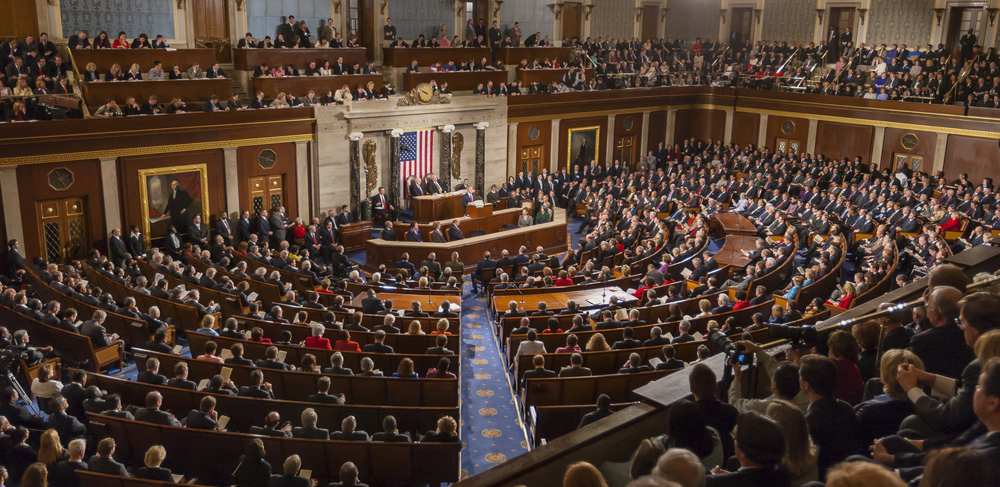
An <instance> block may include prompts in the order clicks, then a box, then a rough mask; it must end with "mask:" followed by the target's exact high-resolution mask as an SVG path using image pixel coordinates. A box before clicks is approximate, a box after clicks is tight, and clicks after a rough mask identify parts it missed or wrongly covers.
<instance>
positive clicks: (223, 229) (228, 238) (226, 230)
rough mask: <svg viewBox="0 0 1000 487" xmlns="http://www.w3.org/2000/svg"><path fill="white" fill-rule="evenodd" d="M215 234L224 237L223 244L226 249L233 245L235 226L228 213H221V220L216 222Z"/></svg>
mask: <svg viewBox="0 0 1000 487" xmlns="http://www.w3.org/2000/svg"><path fill="white" fill-rule="evenodd" d="M213 226H214V227H215V234H216V235H218V236H220V237H222V244H223V245H225V246H226V247H231V246H232V245H233V224H232V223H230V221H229V215H228V214H226V212H222V213H219V219H218V220H215V224H214V225H213Z"/></svg>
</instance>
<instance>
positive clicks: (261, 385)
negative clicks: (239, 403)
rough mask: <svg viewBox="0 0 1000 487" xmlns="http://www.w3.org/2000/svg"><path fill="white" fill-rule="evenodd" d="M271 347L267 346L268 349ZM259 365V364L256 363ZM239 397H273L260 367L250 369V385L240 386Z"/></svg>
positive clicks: (269, 385)
mask: <svg viewBox="0 0 1000 487" xmlns="http://www.w3.org/2000/svg"><path fill="white" fill-rule="evenodd" d="M270 348H272V347H268V349H269V350H270ZM257 366H258V367H260V364H259V363H258V364H257ZM239 396H240V397H256V398H258V399H274V393H273V392H271V384H270V383H268V382H264V373H263V372H261V371H260V369H254V370H252V371H250V385H248V386H243V387H240V392H239Z"/></svg>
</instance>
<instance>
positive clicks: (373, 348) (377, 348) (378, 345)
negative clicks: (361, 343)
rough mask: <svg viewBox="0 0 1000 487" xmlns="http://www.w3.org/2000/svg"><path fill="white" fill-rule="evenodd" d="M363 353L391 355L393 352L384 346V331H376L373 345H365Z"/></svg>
mask: <svg viewBox="0 0 1000 487" xmlns="http://www.w3.org/2000/svg"><path fill="white" fill-rule="evenodd" d="M363 351H364V352H365V353H393V351H394V350H393V349H392V347H390V346H388V345H386V344H385V331H383V330H378V331H376V332H375V343H369V344H367V345H365V347H364V349H363Z"/></svg>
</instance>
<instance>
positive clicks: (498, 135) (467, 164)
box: [313, 96, 507, 211]
mask: <svg viewBox="0 0 1000 487" xmlns="http://www.w3.org/2000/svg"><path fill="white" fill-rule="evenodd" d="M315 113H316V152H317V157H316V158H315V161H314V164H315V167H314V171H313V173H314V174H316V175H317V178H316V181H315V182H314V194H318V195H319V200H318V202H314V210H315V209H316V206H318V209H319V210H323V211H325V210H329V209H330V208H333V207H335V206H339V205H342V204H345V203H347V202H348V201H349V200H350V194H351V193H350V191H351V189H350V140H349V139H348V135H349V134H351V133H352V132H363V133H364V138H363V139H362V140H361V145H362V147H363V146H364V143H365V142H366V141H368V140H374V141H375V142H376V144H378V145H377V151H376V158H377V160H378V164H379V182H378V184H379V186H388V178H389V143H390V136H389V132H390V131H392V130H393V129H402V130H409V129H415V128H421V127H437V128H438V129H439V130H440V127H443V126H445V125H449V124H450V125H454V126H455V131H456V132H457V133H461V134H462V136H463V137H465V146H464V147H463V149H462V177H463V178H468V179H469V181H470V182H471V183H475V171H476V129H475V128H474V127H473V126H472V124H474V123H479V122H489V124H490V126H489V128H487V129H486V174H485V180H486V187H487V188H489V186H490V185H491V184H497V185H500V184H501V183H503V181H504V179H505V178H506V176H507V168H506V164H507V101H506V99H504V98H485V97H480V96H455V97H452V99H451V103H449V104H446V105H425V106H411V107H398V106H396V101H395V99H394V100H391V101H388V102H365V103H355V104H352V105H343V106H323V107H316V108H315ZM438 134H440V132H438ZM440 140H441V139H440V137H439V136H435V146H436V147H435V152H434V154H435V160H434V170H435V172H437V171H439V168H440V165H439V164H440V144H441V143H440ZM361 181H362V183H361V191H362V194H364V192H365V177H364V172H363V169H362V177H361ZM456 183H457V182H456Z"/></svg>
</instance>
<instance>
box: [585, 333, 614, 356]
mask: <svg viewBox="0 0 1000 487" xmlns="http://www.w3.org/2000/svg"><path fill="white" fill-rule="evenodd" d="M610 349H611V347H610V346H608V341H607V340H605V339H604V334H602V333H594V336H592V337H590V340H589V341H588V342H587V351H588V352H606V351H608V350H610Z"/></svg>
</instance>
